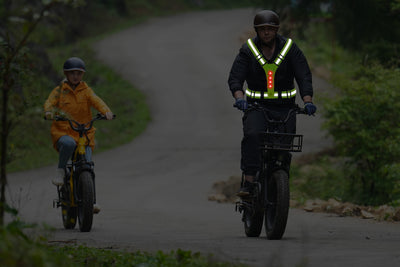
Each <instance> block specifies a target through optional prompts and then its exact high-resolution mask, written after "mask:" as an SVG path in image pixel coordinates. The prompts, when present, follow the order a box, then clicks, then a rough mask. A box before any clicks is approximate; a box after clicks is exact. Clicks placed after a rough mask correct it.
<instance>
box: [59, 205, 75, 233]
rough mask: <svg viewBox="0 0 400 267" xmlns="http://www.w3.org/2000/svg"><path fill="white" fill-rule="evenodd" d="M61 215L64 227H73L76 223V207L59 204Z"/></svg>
mask: <svg viewBox="0 0 400 267" xmlns="http://www.w3.org/2000/svg"><path fill="white" fill-rule="evenodd" d="M61 215H62V220H63V224H64V228H65V229H74V228H75V225H76V216H77V209H76V207H66V206H64V205H63V206H61Z"/></svg>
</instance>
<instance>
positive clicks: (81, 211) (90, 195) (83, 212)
mask: <svg viewBox="0 0 400 267" xmlns="http://www.w3.org/2000/svg"><path fill="white" fill-rule="evenodd" d="M78 196H79V200H80V203H79V204H78V220H79V229H80V230H81V232H89V231H90V230H91V228H92V223H93V204H94V185H93V179H92V174H91V173H90V172H88V171H83V172H82V173H81V174H80V175H79V182H78Z"/></svg>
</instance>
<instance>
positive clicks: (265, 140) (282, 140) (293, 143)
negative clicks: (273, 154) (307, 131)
mask: <svg viewBox="0 0 400 267" xmlns="http://www.w3.org/2000/svg"><path fill="white" fill-rule="evenodd" d="M261 146H262V148H263V149H265V150H282V151H290V152H301V149H302V146H303V135H301V134H291V133H268V132H263V133H262V134H261Z"/></svg>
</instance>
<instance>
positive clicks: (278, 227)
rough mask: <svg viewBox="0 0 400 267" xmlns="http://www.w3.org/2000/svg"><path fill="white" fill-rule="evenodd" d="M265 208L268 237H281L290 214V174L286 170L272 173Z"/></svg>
mask: <svg viewBox="0 0 400 267" xmlns="http://www.w3.org/2000/svg"><path fill="white" fill-rule="evenodd" d="M267 190H268V192H267V205H266V209H265V231H266V233H267V238H268V239H281V238H282V236H283V233H284V232H285V229H286V223H287V218H288V214H289V198H290V193H289V176H288V174H287V172H286V171H284V170H277V171H275V172H274V173H272V175H271V179H270V180H269V181H268V186H267Z"/></svg>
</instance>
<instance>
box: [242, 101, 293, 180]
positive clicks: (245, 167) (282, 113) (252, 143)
mask: <svg viewBox="0 0 400 267" xmlns="http://www.w3.org/2000/svg"><path fill="white" fill-rule="evenodd" d="M289 110H290V107H279V108H274V109H271V112H269V113H268V114H269V116H270V118H273V119H275V120H277V119H281V120H283V119H285V118H286V116H287V114H288V112H289ZM268 126H269V125H268V122H267V120H266V118H265V114H264V112H263V111H259V110H251V111H249V112H246V113H245V115H244V116H243V139H242V145H241V146H242V159H241V169H242V171H243V172H244V174H245V175H252V176H255V175H256V173H257V172H258V171H259V170H260V161H261V153H260V142H261V141H260V132H265V131H266V129H267V127H268ZM282 132H284V133H296V116H292V117H291V118H290V119H289V120H288V122H287V123H286V125H285V127H284V128H283V129H282ZM287 153H289V152H287ZM290 157H291V156H290V155H289V156H288V160H289V161H290ZM288 164H290V162H289V163H288Z"/></svg>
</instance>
